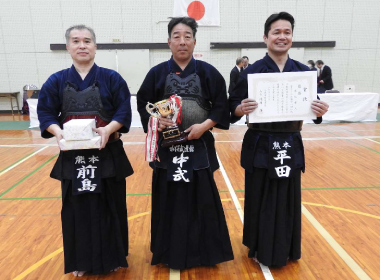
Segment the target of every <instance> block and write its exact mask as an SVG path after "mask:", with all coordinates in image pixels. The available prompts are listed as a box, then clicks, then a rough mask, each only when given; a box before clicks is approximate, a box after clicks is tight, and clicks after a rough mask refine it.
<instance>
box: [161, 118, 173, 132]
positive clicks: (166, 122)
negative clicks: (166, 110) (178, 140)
mask: <svg viewBox="0 0 380 280" xmlns="http://www.w3.org/2000/svg"><path fill="white" fill-rule="evenodd" d="M174 125H175V123H174V122H173V121H172V120H171V119H168V118H162V117H160V118H159V119H158V129H157V130H158V131H159V132H162V131H163V130H164V129H165V128H167V127H168V126H174Z"/></svg>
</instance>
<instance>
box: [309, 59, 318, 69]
mask: <svg viewBox="0 0 380 280" xmlns="http://www.w3.org/2000/svg"><path fill="white" fill-rule="evenodd" d="M307 66H309V68H310V70H312V71H317V68H315V63H314V60H309V61H308V62H307Z"/></svg>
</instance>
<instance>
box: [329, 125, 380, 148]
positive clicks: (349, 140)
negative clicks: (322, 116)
mask: <svg viewBox="0 0 380 280" xmlns="http://www.w3.org/2000/svg"><path fill="white" fill-rule="evenodd" d="M322 130H323V131H325V132H327V133H330V134H332V135H334V136H336V137H338V135H337V134H336V133H333V132H330V131H326V130H324V129H322ZM345 130H346V129H345ZM346 131H348V132H352V131H350V130H346ZM355 134H356V135H358V134H357V133H355ZM360 136H362V135H360ZM363 137H365V136H363ZM342 140H345V141H348V142H351V143H353V144H355V145H357V146H361V147H363V148H366V149H367V150H370V151H372V152H375V153H377V154H380V152H379V151H376V150H374V149H371V148H368V147H366V146H364V145H362V144H359V143H356V142H354V141H353V140H351V139H342Z"/></svg>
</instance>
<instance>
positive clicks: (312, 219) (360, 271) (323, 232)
mask: <svg viewBox="0 0 380 280" xmlns="http://www.w3.org/2000/svg"><path fill="white" fill-rule="evenodd" d="M302 214H303V215H304V216H305V217H306V218H307V219H308V220H309V222H310V223H311V224H312V225H313V227H314V228H315V229H316V230H317V231H318V232H319V234H320V235H321V236H322V237H323V238H324V239H325V240H326V242H327V243H328V244H329V245H330V246H331V248H333V249H334V251H335V252H336V253H337V254H338V255H339V256H340V257H341V259H342V260H343V261H344V262H345V263H346V264H347V265H348V267H349V268H350V269H351V270H352V271H353V272H354V273H355V274H356V276H358V278H359V279H361V280H371V278H370V277H369V276H368V275H367V274H366V273H365V271H364V270H363V269H362V268H361V267H360V266H359V265H358V264H357V263H356V262H355V261H354V259H353V258H351V256H350V255H349V254H348V253H347V252H346V251H345V250H344V249H343V247H342V246H340V245H339V243H338V242H337V241H336V240H335V239H334V238H333V237H332V236H331V234H330V233H329V232H328V231H327V230H326V229H325V228H324V227H323V226H322V225H321V224H320V223H319V222H318V221H317V219H316V218H315V217H314V216H313V215H312V214H311V213H310V212H309V211H308V210H307V209H306V207H305V206H304V205H302Z"/></svg>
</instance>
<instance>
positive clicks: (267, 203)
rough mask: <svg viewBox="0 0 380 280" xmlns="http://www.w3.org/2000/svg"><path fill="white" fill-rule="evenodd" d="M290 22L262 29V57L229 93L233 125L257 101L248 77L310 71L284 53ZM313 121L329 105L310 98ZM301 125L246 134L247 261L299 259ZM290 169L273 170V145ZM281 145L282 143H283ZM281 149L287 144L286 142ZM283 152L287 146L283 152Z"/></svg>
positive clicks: (281, 18) (260, 127)
mask: <svg viewBox="0 0 380 280" xmlns="http://www.w3.org/2000/svg"><path fill="white" fill-rule="evenodd" d="M293 29H294V18H293V16H292V15H290V14H289V13H286V12H281V13H278V14H273V15H271V16H270V17H269V18H268V19H267V20H266V22H265V25H264V36H263V37H264V42H265V43H266V45H267V48H268V53H267V54H266V56H265V57H264V58H263V59H261V60H258V61H256V62H255V63H254V64H252V65H251V66H249V67H248V68H247V69H246V70H245V71H244V72H243V73H242V74H241V75H240V80H239V82H238V83H237V85H236V87H235V88H234V90H233V91H232V93H231V94H230V98H229V103H230V111H231V122H232V123H233V122H236V121H238V120H239V119H240V118H241V117H242V116H244V115H247V114H249V113H251V112H253V111H254V110H255V109H256V108H257V107H258V103H257V101H256V100H253V99H251V98H248V83H247V75H248V74H255V73H276V72H298V71H309V68H308V67H307V66H306V65H304V64H302V63H300V62H298V61H295V60H293V59H291V58H290V57H289V55H288V51H289V49H290V47H291V46H292V40H293ZM311 109H312V111H313V112H314V113H315V114H316V116H317V119H316V120H314V122H315V123H321V122H322V115H323V114H325V113H326V111H327V109H328V105H327V104H326V103H325V102H322V101H319V100H314V101H313V102H312V104H311ZM301 129H302V121H285V122H268V123H250V124H248V130H247V132H246V133H245V136H244V140H243V144H242V151H241V165H242V167H243V168H244V169H245V202H244V229H243V244H244V245H245V246H247V247H248V249H249V251H248V257H250V258H253V259H254V260H256V261H259V262H260V263H263V264H264V265H267V266H277V267H280V266H284V265H286V263H287V261H288V260H297V259H299V258H300V257H301V172H304V170H305V159H304V148H303V143H302V137H301V134H300V130H301ZM282 139H286V143H287V144H288V145H286V148H287V149H286V150H285V152H288V155H292V156H291V157H290V156H288V157H287V160H288V161H287V162H286V163H287V165H288V166H289V167H291V170H290V173H289V175H288V176H282V175H283V174H278V173H277V172H275V169H274V166H275V165H274V164H275V162H274V161H275V158H276V157H274V155H273V151H274V153H275V152H276V149H277V147H276V145H275V144H276V143H284V141H283V140H282ZM281 141H282V142H281ZM284 145H285V143H284ZM283 149H285V148H283Z"/></svg>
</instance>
